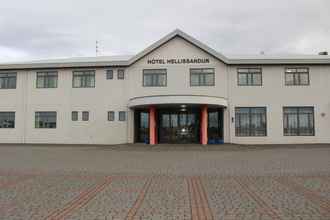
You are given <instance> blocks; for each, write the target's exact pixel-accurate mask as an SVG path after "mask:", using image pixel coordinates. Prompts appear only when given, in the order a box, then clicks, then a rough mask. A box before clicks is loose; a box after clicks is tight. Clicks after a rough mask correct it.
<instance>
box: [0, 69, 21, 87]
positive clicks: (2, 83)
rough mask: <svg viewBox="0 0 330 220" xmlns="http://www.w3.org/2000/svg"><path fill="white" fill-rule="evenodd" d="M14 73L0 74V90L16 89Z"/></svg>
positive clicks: (15, 75)
mask: <svg viewBox="0 0 330 220" xmlns="http://www.w3.org/2000/svg"><path fill="white" fill-rule="evenodd" d="M16 77H17V74H16V73H0V89H16Z"/></svg>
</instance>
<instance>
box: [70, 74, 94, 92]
mask: <svg viewBox="0 0 330 220" xmlns="http://www.w3.org/2000/svg"><path fill="white" fill-rule="evenodd" d="M72 84H73V88H92V87H95V71H94V70H83V71H73V80H72Z"/></svg>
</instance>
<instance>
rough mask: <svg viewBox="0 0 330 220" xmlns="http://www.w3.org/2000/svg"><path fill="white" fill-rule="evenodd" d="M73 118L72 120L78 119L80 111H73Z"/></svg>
mask: <svg viewBox="0 0 330 220" xmlns="http://www.w3.org/2000/svg"><path fill="white" fill-rule="evenodd" d="M71 120H72V121H78V112H77V111H73V112H72V113H71Z"/></svg>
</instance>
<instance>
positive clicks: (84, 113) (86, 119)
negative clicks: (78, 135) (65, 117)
mask: <svg viewBox="0 0 330 220" xmlns="http://www.w3.org/2000/svg"><path fill="white" fill-rule="evenodd" d="M82 120H83V121H89V112H88V111H83V112H82Z"/></svg>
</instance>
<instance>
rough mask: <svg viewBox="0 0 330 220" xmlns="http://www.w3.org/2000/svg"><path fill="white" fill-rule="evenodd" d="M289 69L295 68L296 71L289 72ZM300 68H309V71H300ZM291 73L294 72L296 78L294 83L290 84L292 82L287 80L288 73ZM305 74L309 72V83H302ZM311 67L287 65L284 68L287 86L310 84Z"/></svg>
mask: <svg viewBox="0 0 330 220" xmlns="http://www.w3.org/2000/svg"><path fill="white" fill-rule="evenodd" d="M289 69H292V70H293V69H295V70H296V71H295V72H288V70H289ZM299 69H306V70H307V72H298V70H299ZM289 74H292V75H293V78H294V80H293V83H292V84H290V83H288V82H287V80H286V79H287V78H286V77H287V75H289ZM303 74H307V76H308V83H307V84H302V83H301V75H303ZM296 77H297V79H298V80H297V82H296V80H295V79H296ZM310 83H311V82H310V68H309V67H285V69H284V84H285V86H310Z"/></svg>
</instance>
